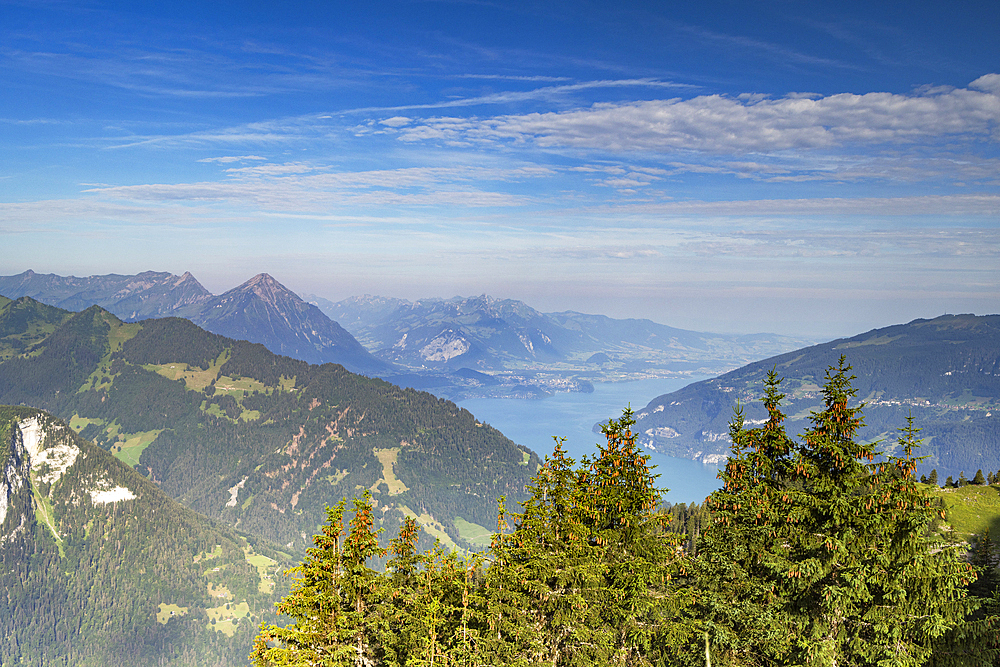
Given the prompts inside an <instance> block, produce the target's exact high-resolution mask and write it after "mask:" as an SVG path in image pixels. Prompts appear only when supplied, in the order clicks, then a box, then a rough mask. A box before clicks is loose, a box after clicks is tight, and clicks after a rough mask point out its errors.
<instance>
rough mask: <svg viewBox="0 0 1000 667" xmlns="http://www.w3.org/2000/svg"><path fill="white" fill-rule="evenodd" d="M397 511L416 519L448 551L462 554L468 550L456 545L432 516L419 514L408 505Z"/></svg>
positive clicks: (400, 507)
mask: <svg viewBox="0 0 1000 667" xmlns="http://www.w3.org/2000/svg"><path fill="white" fill-rule="evenodd" d="M397 509H398V510H399V511H400V512H402V513H403V514H405V515H406V516H412V517H413V518H414V519H416V520H417V523H418V524H420V527H421V528H423V529H424V530H425V531H427V534H428V535H430V536H431V537H433V538H434V539H436V540H440V542H441V544H442V545H444V547H445V548H446V549H454V550H455V551H457V552H459V553H460V554H464V553H465V551H466V550H465V549H463V548H462V547H460V546H458V545H457V544H455V540H453V539H451V536H450V535H449V534H448V533H446V532H444V526H443V525H441V522H440V521H438V520H437V519H435V518H434V517H432V516H431V515H430V514H427V513H424V514H417V513H416V512H414V511H413V510H411V509H410V508H409V507H407V506H406V505H400V506H399V507H398V508H397Z"/></svg>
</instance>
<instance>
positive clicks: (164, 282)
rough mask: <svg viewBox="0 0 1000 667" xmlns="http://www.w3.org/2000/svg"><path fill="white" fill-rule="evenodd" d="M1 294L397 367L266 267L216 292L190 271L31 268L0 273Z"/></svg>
mask: <svg viewBox="0 0 1000 667" xmlns="http://www.w3.org/2000/svg"><path fill="white" fill-rule="evenodd" d="M0 294H2V295H4V296H6V297H9V298H17V297H21V296H30V297H31V298H33V299H36V300H37V301H41V302H42V303H46V304H49V305H52V306H56V307H58V308H63V309H65V310H71V311H79V310H84V309H86V308H88V307H89V306H93V305H96V306H100V307H101V308H104V309H105V310H107V311H108V312H110V313H113V314H114V315H115V316H117V317H120V318H122V319H123V320H126V321H130V322H134V321H137V320H143V319H147V318H152V317H170V316H177V317H184V318H187V319H190V320H191V321H192V322H194V323H195V324H197V325H199V326H201V327H203V328H205V329H207V330H208V331H211V332H213V333H218V334H221V335H224V336H229V337H232V338H237V339H242V340H248V341H250V342H253V343H261V344H263V345H265V346H266V347H267V348H268V349H269V350H271V351H272V352H274V353H276V354H285V355H288V356H291V357H295V358H297V359H302V360H303V361H307V362H309V363H314V364H321V363H326V362H333V363H339V364H342V365H344V366H345V367H346V368H348V369H349V370H351V371H354V372H359V373H367V374H377V373H385V372H389V371H390V370H391V367H390V366H388V365H387V364H385V363H384V362H381V361H379V360H377V359H375V358H374V357H373V356H372V355H371V354H369V353H368V351H367V350H365V348H364V347H363V346H362V345H361V344H360V343H358V341H357V340H355V338H354V337H353V336H352V335H351V334H350V333H348V332H347V331H346V330H345V329H344V328H343V327H341V326H340V325H339V324H337V323H336V322H334V321H332V320H330V318H329V317H327V316H326V315H325V314H323V312H322V311H320V310H319V309H318V308H316V307H315V306H313V305H312V304H309V303H306V302H305V301H303V300H302V299H301V298H299V296H298V295H297V294H295V293H294V292H292V291H291V290H289V289H288V288H286V287H285V286H284V285H282V284H281V283H279V282H278V281H277V280H275V279H274V278H272V277H271V276H269V275H268V274H266V273H261V274H258V275H256V276H254V277H253V278H251V279H250V280H248V281H247V282H245V283H243V284H242V285H240V286H238V287H235V288H233V289H231V290H229V291H228V292H226V293H225V294H221V295H219V296H214V295H212V294H211V293H210V292H209V291H208V290H206V289H205V288H204V287H203V286H202V285H201V283H199V282H198V281H197V280H196V279H195V278H194V276H192V275H191V274H190V273H185V274H184V275H182V276H176V275H173V274H171V273H164V272H155V271H146V272H143V273H140V274H137V275H134V276H123V275H117V274H109V275H104V276H89V277H86V278H77V277H73V276H69V277H66V276H57V275H54V274H38V273H35V272H34V271H30V270H29V271H25V272H24V273H21V274H18V275H15V276H0Z"/></svg>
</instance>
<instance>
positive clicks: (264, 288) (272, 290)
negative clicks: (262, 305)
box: [219, 273, 305, 304]
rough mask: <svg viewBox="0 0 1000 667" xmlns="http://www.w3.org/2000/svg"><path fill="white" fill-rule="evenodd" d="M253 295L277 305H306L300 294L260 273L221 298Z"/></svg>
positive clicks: (268, 275)
mask: <svg viewBox="0 0 1000 667" xmlns="http://www.w3.org/2000/svg"><path fill="white" fill-rule="evenodd" d="M251 294H252V295H254V296H256V297H257V298H259V299H262V300H264V301H266V302H268V303H272V304H276V303H278V302H279V301H293V302H302V303H305V302H304V301H302V298H301V297H299V295H298V294H296V293H295V292H293V291H292V290H290V289H288V288H287V287H285V286H284V285H282V284H281V283H279V282H278V281H277V280H275V279H274V278H273V277H272V276H271V275H270V274H267V273H258V274H257V275H255V276H254V277H253V278H251V279H250V280H248V281H246V282H245V283H243V284H242V285H240V286H239V287H234V288H233V289H231V290H229V291H228V292H226V293H225V294H223V295H222V296H221V297H219V298H220V299H227V298H229V297H236V296H248V295H251Z"/></svg>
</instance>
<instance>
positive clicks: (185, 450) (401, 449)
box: [0, 307, 538, 550]
mask: <svg viewBox="0 0 1000 667" xmlns="http://www.w3.org/2000/svg"><path fill="white" fill-rule="evenodd" d="M2 334H3V332H2V331H0V335H2ZM0 402H3V403H24V404H26V405H32V406H36V407H40V408H44V409H47V410H49V411H51V412H53V413H54V414H56V415H59V416H60V417H62V418H64V419H66V420H67V421H69V422H70V424H71V425H72V426H73V427H74V428H75V429H78V430H79V431H80V432H81V434H82V435H84V436H85V437H87V438H91V439H93V440H94V441H95V442H97V443H98V444H99V445H100V446H101V447H104V448H105V449H108V450H111V451H113V452H114V453H115V454H116V455H118V456H119V457H120V458H121V459H122V460H125V461H128V462H130V463H132V464H135V462H136V461H137V462H138V464H137V466H138V469H139V470H140V471H141V472H142V473H144V474H146V475H148V476H150V478H151V479H153V480H155V481H156V482H157V483H158V484H160V486H161V488H162V489H163V490H165V491H166V492H167V493H169V494H170V495H172V496H173V497H175V498H176V499H178V500H180V501H181V502H182V503H184V504H186V505H188V506H189V507H191V508H193V509H196V510H198V511H200V512H204V513H205V514H208V515H209V516H214V517H218V518H220V519H223V520H224V521H226V522H228V523H230V524H232V525H234V526H236V527H238V528H240V529H241V530H245V531H248V532H251V533H253V534H256V535H259V536H261V537H264V538H267V539H269V540H273V541H276V542H278V543H280V544H283V545H286V546H287V547H288V548H289V549H293V550H301V549H303V548H304V547H305V546H306V544H307V541H308V539H309V537H310V536H311V535H312V534H313V532H314V531H315V529H316V527H317V526H318V525H320V524H321V523H322V521H323V518H324V514H323V508H324V506H325V505H327V504H332V503H334V502H336V501H337V500H339V499H340V498H342V497H351V496H354V495H356V494H360V493H362V492H363V491H364V490H365V489H369V490H370V491H371V492H372V494H373V496H374V498H375V500H376V501H377V503H378V507H379V510H380V512H379V514H380V517H381V518H382V519H383V521H384V524H385V527H386V528H387V529H388V530H387V533H389V534H394V532H395V528H396V525H397V524H398V523H399V522H400V521H401V520H402V517H403V515H404V513H407V512H408V513H412V514H415V515H417V516H426V517H427V519H426V521H425V523H426V525H427V526H428V527H431V526H436V525H438V524H440V525H441V526H442V527H443V530H444V532H443V533H442V534H443V535H444V536H445V537H446V538H447V539H450V540H453V541H455V543H456V544H460V545H461V544H466V543H465V542H464V541H463V540H462V537H461V535H462V533H461V532H460V531H459V529H458V526H457V525H456V523H455V519H456V517H462V519H463V520H464V521H465V522H471V523H473V524H476V525H478V526H482V527H490V526H492V525H493V524H494V522H495V518H496V504H495V503H496V498H497V497H498V496H500V495H506V496H507V497H508V498H510V499H511V500H517V499H520V498H522V497H523V493H524V485H525V483H526V482H527V481H528V479H529V477H530V475H531V474H533V473H534V471H535V468H536V466H537V464H538V459H537V456H535V455H534V454H530V453H529V454H528V456H527V457H525V454H526V452H527V450H525V449H524V448H523V447H519V446H517V445H515V444H514V443H512V442H511V441H510V440H508V439H507V438H505V437H504V436H503V435H502V434H501V433H499V432H498V431H496V430H495V429H493V428H491V427H489V426H487V425H484V424H481V423H479V422H477V421H476V419H475V418H474V417H473V416H472V415H471V414H470V413H469V412H468V411H466V410H463V409H460V408H458V407H457V406H455V405H454V404H453V403H451V402H449V401H444V400H440V399H438V398H435V397H434V396H432V395H430V394H427V393H423V392H416V391H413V390H402V389H400V388H398V387H396V386H393V385H391V384H389V383H386V382H383V381H381V380H376V379H369V378H366V377H363V376H359V375H354V374H352V373H349V372H348V371H346V370H345V369H344V368H343V367H341V366H338V365H334V364H325V365H322V366H316V365H310V364H307V363H305V362H302V361H297V360H294V359H290V358H288V357H282V356H277V355H275V354H273V353H271V352H269V351H268V350H267V349H266V348H264V347H263V346H262V345H258V344H251V343H247V342H245V341H234V340H231V339H227V338H224V337H222V336H218V335H215V334H210V333H208V332H205V331H203V330H202V329H199V328H198V327H196V326H195V325H193V324H191V323H190V322H188V321H187V320H182V319H177V318H166V319H160V320H146V321H143V322H138V323H123V322H121V321H120V320H118V319H117V318H116V317H114V316H113V315H111V314H110V313H108V312H107V311H104V310H102V309H100V308H97V307H92V308H89V309H87V310H85V311H83V312H81V313H77V314H75V315H73V316H71V317H69V318H68V319H66V321H65V322H63V323H62V324H61V325H60V326H59V327H58V328H56V329H55V330H54V331H53V332H52V333H51V334H50V335H49V336H47V337H46V338H44V340H42V341H40V342H38V343H36V344H35V345H33V346H32V347H31V348H30V349H28V350H26V351H25V352H24V353H22V354H20V355H18V356H16V357H13V358H11V359H8V360H7V361H4V362H2V363H0ZM388 450H397V451H396V452H395V458H394V460H392V461H390V459H389V457H387V456H386V454H385V453H384V452H386V451H388ZM463 526H464V524H463ZM464 532H465V533H466V534H469V530H468V527H465V531H464Z"/></svg>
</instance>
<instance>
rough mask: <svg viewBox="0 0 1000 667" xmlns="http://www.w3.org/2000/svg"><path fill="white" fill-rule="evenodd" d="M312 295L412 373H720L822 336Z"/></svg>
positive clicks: (463, 303) (478, 302)
mask: <svg viewBox="0 0 1000 667" xmlns="http://www.w3.org/2000/svg"><path fill="white" fill-rule="evenodd" d="M307 298H308V299H310V300H312V301H313V302H315V303H316V304H317V305H318V306H319V307H320V308H321V309H323V311H324V312H325V313H326V314H327V315H329V316H330V317H331V318H333V319H335V320H336V321H338V322H340V323H341V325H342V326H344V328H345V329H347V330H348V331H350V332H351V333H352V334H354V336H355V337H356V338H357V339H358V340H359V341H360V342H361V343H362V344H363V345H364V346H365V347H366V348H367V349H368V350H370V351H371V352H372V354H374V355H375V356H376V357H378V358H379V359H381V360H383V361H385V362H387V363H392V364H396V365H399V366H403V367H405V368H408V369H410V370H411V371H420V370H423V371H426V370H452V371H453V370H456V369H461V368H470V369H474V370H477V371H480V372H483V371H486V372H490V373H493V374H496V373H505V372H506V373H512V374H514V375H523V374H525V373H530V372H536V373H537V372H543V373H544V372H549V373H554V374H558V375H560V376H561V377H578V378H582V379H587V380H609V379H617V380H623V379H636V378H638V377H648V376H649V375H650V374H664V373H667V374H669V373H674V374H676V373H696V374H700V375H711V374H717V373H721V372H724V371H727V370H731V369H732V368H734V367H738V366H740V365H742V364H745V363H748V362H750V361H755V360H757V359H761V358H762V357H767V356H771V355H774V354H777V353H780V352H787V351H789V350H792V349H795V348H798V347H802V346H803V345H808V344H811V343H813V342H815V341H812V340H806V339H801V338H794V337H789V336H780V335H776V334H752V335H726V334H712V333H701V332H695V331H687V330H684V329H677V328H674V327H669V326H666V325H663V324H657V323H656V322H652V321H650V320H645V319H624V320H622V319H613V318H610V317H605V316H603V315H588V314H584V313H577V312H573V311H566V312H560V313H542V312H539V311H538V310H535V309H534V308H531V307H530V306H528V305H527V304H525V303H523V302H521V301H516V300H513V299H494V298H491V297H490V296H487V295H482V296H478V297H469V298H463V297H455V298H453V299H448V300H443V299H426V300H422V301H416V302H410V301H406V300H403V299H393V298H386V297H378V296H363V297H352V298H349V299H345V300H343V301H339V302H336V303H334V302H331V301H328V300H325V299H321V298H319V297H315V296H307Z"/></svg>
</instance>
